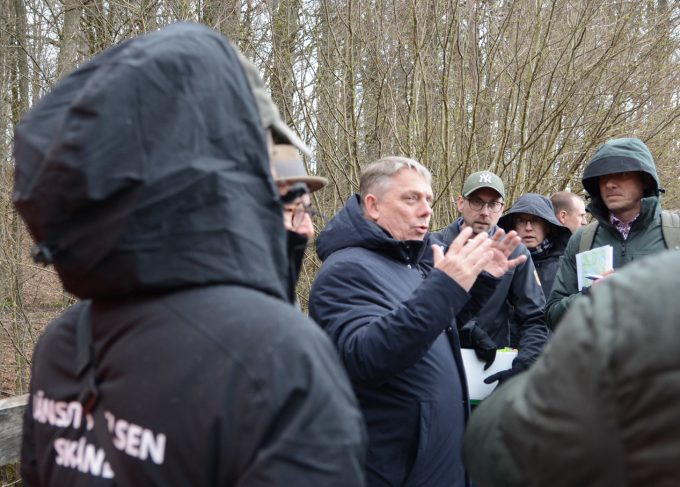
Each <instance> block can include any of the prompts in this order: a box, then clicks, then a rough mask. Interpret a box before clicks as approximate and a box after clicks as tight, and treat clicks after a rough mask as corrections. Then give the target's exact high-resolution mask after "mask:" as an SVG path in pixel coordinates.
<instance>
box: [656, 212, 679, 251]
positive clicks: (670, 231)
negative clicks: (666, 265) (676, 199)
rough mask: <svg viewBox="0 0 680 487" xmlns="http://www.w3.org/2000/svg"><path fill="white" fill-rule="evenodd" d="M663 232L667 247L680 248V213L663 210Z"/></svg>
mask: <svg viewBox="0 0 680 487" xmlns="http://www.w3.org/2000/svg"><path fill="white" fill-rule="evenodd" d="M661 233H663V240H664V242H666V248H667V249H680V215H678V214H677V213H671V212H670V211H666V210H663V211H662V212H661Z"/></svg>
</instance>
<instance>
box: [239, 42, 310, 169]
mask: <svg viewBox="0 0 680 487" xmlns="http://www.w3.org/2000/svg"><path fill="white" fill-rule="evenodd" d="M234 50H235V51H236V54H238V58H239V61H241V67H243V71H244V72H245V74H246V78H247V79H248V84H249V85H250V89H251V90H252V92H253V96H254V97H255V102H256V103H257V109H258V111H259V112H260V118H261V119H262V125H263V126H264V127H265V128H268V129H271V130H272V132H273V133H274V142H278V143H285V144H291V145H294V146H295V147H297V148H298V149H300V151H301V152H302V153H303V154H305V155H307V156H311V155H312V151H311V150H309V147H307V144H305V143H304V142H303V141H302V139H300V137H298V136H297V134H296V133H295V132H294V131H293V129H291V128H290V127H289V126H288V125H287V124H286V122H284V121H283V119H282V118H281V114H280V113H279V109H278V108H277V107H276V104H275V103H274V101H273V100H272V97H271V95H270V94H269V91H268V90H267V87H266V86H265V85H264V81H262V78H261V77H260V73H259V71H258V70H257V68H256V67H255V65H254V64H253V63H252V62H250V61H249V60H248V59H246V57H245V56H244V55H243V53H242V52H241V51H239V50H238V49H237V48H236V47H234Z"/></svg>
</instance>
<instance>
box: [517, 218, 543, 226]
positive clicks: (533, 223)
mask: <svg viewBox="0 0 680 487" xmlns="http://www.w3.org/2000/svg"><path fill="white" fill-rule="evenodd" d="M540 221H541V219H540V218H524V217H521V216H518V217H515V226H516V227H526V226H527V225H529V224H531V226H532V227H535V226H536V225H537V224H538V223H539V222H540Z"/></svg>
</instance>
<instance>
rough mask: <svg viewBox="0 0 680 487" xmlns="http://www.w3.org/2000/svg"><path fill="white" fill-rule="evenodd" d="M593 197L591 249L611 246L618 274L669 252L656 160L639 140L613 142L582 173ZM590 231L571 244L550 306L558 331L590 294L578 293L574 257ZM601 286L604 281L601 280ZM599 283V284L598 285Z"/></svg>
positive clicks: (551, 321)
mask: <svg viewBox="0 0 680 487" xmlns="http://www.w3.org/2000/svg"><path fill="white" fill-rule="evenodd" d="M583 187H584V188H585V189H586V191H587V192H588V194H589V195H590V199H591V201H590V204H589V205H588V211H590V213H591V214H592V215H593V218H594V219H595V220H596V221H597V223H596V224H595V223H591V225H597V227H596V230H595V235H594V237H593V240H592V246H591V247H590V248H596V247H602V246H605V245H611V246H612V247H613V257H614V259H613V264H614V270H616V269H618V268H620V267H622V266H623V265H625V264H627V263H629V262H631V261H634V260H637V259H640V258H642V257H645V256H646V255H650V254H654V253H656V252H659V251H661V250H664V249H666V244H665V242H664V238H663V234H662V232H661V204H660V201H659V194H660V192H663V191H664V190H663V189H662V188H661V185H660V182H659V177H658V176H657V174H656V166H655V164H654V158H653V157H652V154H651V152H650V151H649V149H648V148H647V146H646V145H645V144H644V143H643V142H642V141H641V140H640V139H636V138H621V139H613V140H610V141H609V142H607V143H605V144H604V145H602V146H601V147H600V148H599V149H598V150H597V152H595V155H593V157H592V159H591V160H590V162H589V163H588V165H587V166H586V169H585V171H584V172H583ZM588 228H589V226H586V227H583V228H581V229H579V230H578V231H577V232H576V233H575V234H574V235H573V236H572V238H571V239H570V240H569V243H568V245H567V249H566V251H565V253H564V256H563V258H562V262H561V264H560V268H559V270H558V272H557V276H556V277H555V283H554V285H553V289H552V293H551V294H550V297H549V298H548V303H547V304H546V315H547V319H548V326H549V327H550V328H551V329H553V330H554V329H555V328H556V327H557V325H558V323H559V321H560V319H561V318H562V316H563V315H564V313H565V311H566V310H567V309H568V308H569V306H570V305H571V304H572V302H573V301H574V300H575V299H576V298H577V297H578V296H579V295H580V294H583V293H586V292H588V290H589V288H583V289H579V287H578V284H577V273H576V254H578V253H579V252H581V249H580V246H581V238H582V236H583V234H584V231H587V229H588ZM600 281H601V280H600ZM598 282H599V281H595V283H594V285H596V284H598Z"/></svg>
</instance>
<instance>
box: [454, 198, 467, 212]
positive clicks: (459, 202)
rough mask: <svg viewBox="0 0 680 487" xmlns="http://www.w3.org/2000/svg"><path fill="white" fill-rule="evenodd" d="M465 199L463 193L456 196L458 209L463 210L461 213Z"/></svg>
mask: <svg viewBox="0 0 680 487" xmlns="http://www.w3.org/2000/svg"><path fill="white" fill-rule="evenodd" d="M464 201H465V200H464V199H463V197H462V196H461V195H458V196H457V197H456V206H457V207H458V211H459V212H461V213H463V202H464Z"/></svg>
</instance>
